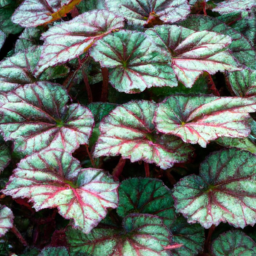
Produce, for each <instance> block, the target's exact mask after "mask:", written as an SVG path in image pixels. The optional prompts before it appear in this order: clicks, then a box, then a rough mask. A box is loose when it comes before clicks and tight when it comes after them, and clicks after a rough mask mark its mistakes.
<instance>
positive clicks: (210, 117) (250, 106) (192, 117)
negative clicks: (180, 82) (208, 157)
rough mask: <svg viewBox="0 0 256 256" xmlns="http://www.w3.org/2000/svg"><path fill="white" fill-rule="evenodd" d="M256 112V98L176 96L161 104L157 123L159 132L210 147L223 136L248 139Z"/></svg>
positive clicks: (156, 116)
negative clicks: (250, 123) (210, 143)
mask: <svg viewBox="0 0 256 256" xmlns="http://www.w3.org/2000/svg"><path fill="white" fill-rule="evenodd" d="M255 109H256V101H255V99H249V98H248V99H243V98H238V97H233V98H232V97H214V96H203V95H202V96H183V95H176V96H170V97H169V98H167V99H166V100H165V101H164V102H162V103H160V104H159V106H158V108H157V110H156V114H155V118H154V122H155V124H156V129H157V130H158V131H159V132H162V133H165V134H172V135H175V136H178V137H180V138H181V139H182V140H183V141H184V142H186V143H192V144H196V143H198V144H199V145H201V146H202V147H206V145H207V143H209V141H211V140H215V139H217V138H219V137H224V136H225V137H231V138H237V137H238V138H239V137H240V138H241V137H247V136H248V135H249V134H250V125H249V123H248V120H249V118H250V115H249V114H248V113H251V112H255Z"/></svg>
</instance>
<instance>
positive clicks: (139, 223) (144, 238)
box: [67, 214, 171, 256]
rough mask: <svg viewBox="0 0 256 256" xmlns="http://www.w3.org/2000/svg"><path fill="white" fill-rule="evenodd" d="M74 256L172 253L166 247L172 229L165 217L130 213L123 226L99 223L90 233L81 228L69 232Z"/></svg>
mask: <svg viewBox="0 0 256 256" xmlns="http://www.w3.org/2000/svg"><path fill="white" fill-rule="evenodd" d="M67 238H68V242H69V244H70V252H71V256H74V255H77V254H78V253H83V255H84V253H88V254H90V255H93V256H102V253H103V252H104V256H128V255H129V256H130V255H147V256H171V254H170V252H168V251H165V250H164V247H165V246H167V245H169V244H170V243H171V233H170V231H169V230H168V229H167V227H165V225H164V224H163V222H162V220H161V219H160V218H158V217H156V216H153V215H147V214H130V215H128V216H127V217H126V218H124V219H123V229H117V228H116V229H115V228H112V227H108V226H106V225H105V226H102V227H97V228H95V229H93V230H92V232H91V233H90V234H88V235H86V234H83V233H82V232H80V231H79V230H74V229H69V230H68V232H67Z"/></svg>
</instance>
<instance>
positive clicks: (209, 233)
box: [204, 225, 216, 252]
mask: <svg viewBox="0 0 256 256" xmlns="http://www.w3.org/2000/svg"><path fill="white" fill-rule="evenodd" d="M215 228H216V226H215V225H212V226H211V227H210V228H209V231H208V235H207V238H206V240H205V244H204V247H205V250H206V251H208V252H210V251H211V239H212V234H213V232H214V230H215Z"/></svg>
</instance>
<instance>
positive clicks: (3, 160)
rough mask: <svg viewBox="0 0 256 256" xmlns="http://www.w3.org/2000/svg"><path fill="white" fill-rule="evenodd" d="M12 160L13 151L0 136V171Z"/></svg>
mask: <svg viewBox="0 0 256 256" xmlns="http://www.w3.org/2000/svg"><path fill="white" fill-rule="evenodd" d="M10 160H11V153H10V150H9V148H8V147H7V145H6V144H5V142H4V140H3V139H2V137H0V173H1V172H2V171H3V170H4V168H5V167H6V166H7V165H8V164H9V162H10Z"/></svg>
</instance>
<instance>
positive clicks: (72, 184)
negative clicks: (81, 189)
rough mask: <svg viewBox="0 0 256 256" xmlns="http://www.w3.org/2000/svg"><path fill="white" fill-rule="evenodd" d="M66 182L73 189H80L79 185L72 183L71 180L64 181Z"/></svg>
mask: <svg viewBox="0 0 256 256" xmlns="http://www.w3.org/2000/svg"><path fill="white" fill-rule="evenodd" d="M64 182H65V183H66V184H68V185H69V186H70V187H72V188H78V186H77V185H75V184H74V183H73V182H72V181H70V180H64Z"/></svg>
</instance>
